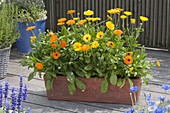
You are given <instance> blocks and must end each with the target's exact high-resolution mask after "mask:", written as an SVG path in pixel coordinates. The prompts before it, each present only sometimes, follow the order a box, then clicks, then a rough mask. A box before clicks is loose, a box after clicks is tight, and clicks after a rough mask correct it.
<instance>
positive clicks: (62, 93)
mask: <svg viewBox="0 0 170 113" xmlns="http://www.w3.org/2000/svg"><path fill="white" fill-rule="evenodd" d="M78 79H80V80H82V81H83V82H84V83H85V85H86V90H85V91H84V92H82V91H81V90H80V89H78V88H77V90H76V93H75V94H74V95H70V94H69V91H68V82H67V79H66V77H64V76H57V79H54V81H53V89H52V90H50V91H47V97H48V99H49V100H68V101H85V102H103V103H113V104H131V99H130V91H129V88H130V86H129V83H128V81H126V83H125V86H124V87H122V88H121V89H120V88H119V87H117V86H113V85H112V84H109V88H108V91H107V92H106V93H101V83H102V78H99V79H95V78H90V79H87V78H80V77H79V78H78ZM132 81H133V83H134V86H138V87H139V90H138V91H137V92H136V95H137V100H138V98H139V95H140V88H141V79H133V80H132ZM45 82H46V81H45Z"/></svg>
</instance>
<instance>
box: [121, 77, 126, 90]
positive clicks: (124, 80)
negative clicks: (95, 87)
mask: <svg viewBox="0 0 170 113" xmlns="http://www.w3.org/2000/svg"><path fill="white" fill-rule="evenodd" d="M125 83H126V79H125V78H124V79H123V80H122V84H121V86H120V88H122V87H123V86H124V85H125Z"/></svg>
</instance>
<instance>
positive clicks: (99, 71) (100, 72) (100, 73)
mask: <svg viewBox="0 0 170 113" xmlns="http://www.w3.org/2000/svg"><path fill="white" fill-rule="evenodd" d="M95 69H96V71H97V73H98V74H99V75H103V73H102V71H101V70H100V69H98V68H95Z"/></svg>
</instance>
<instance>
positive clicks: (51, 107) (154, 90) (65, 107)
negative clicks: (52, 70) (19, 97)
mask: <svg viewBox="0 0 170 113" xmlns="http://www.w3.org/2000/svg"><path fill="white" fill-rule="evenodd" d="M147 53H148V60H150V61H151V62H154V63H155V62H156V60H159V61H160V62H161V66H160V67H156V66H154V67H153V68H152V69H151V70H150V71H151V72H152V73H153V76H154V77H153V79H152V80H151V81H150V84H149V86H143V91H144V92H151V94H152V96H153V97H154V98H157V96H158V95H166V94H165V93H164V92H163V90H162V89H161V88H160V86H161V84H170V53H168V52H163V51H152V50H147ZM21 57H22V56H21V55H19V54H18V53H17V50H16V48H13V49H12V50H11V57H10V63H9V67H8V74H7V77H6V78H5V79H3V81H5V80H8V81H9V82H10V86H11V87H13V86H14V87H18V86H19V85H18V83H19V77H18V76H19V75H23V76H24V83H26V84H27V85H28V86H29V95H28V100H27V102H26V103H24V104H25V106H26V107H28V106H29V107H31V109H32V113H122V112H124V111H126V110H128V109H129V108H130V107H131V106H130V105H118V104H106V103H87V102H72V101H52V100H48V99H47V97H46V91H45V86H44V81H43V80H42V79H40V78H38V77H37V78H34V79H33V80H32V81H30V82H28V81H27V77H28V75H29V73H30V72H31V70H28V69H27V68H26V67H22V66H20V64H19V63H18V62H19V61H20V60H21ZM141 94H142V92H141ZM166 97H167V98H170V95H166Z"/></svg>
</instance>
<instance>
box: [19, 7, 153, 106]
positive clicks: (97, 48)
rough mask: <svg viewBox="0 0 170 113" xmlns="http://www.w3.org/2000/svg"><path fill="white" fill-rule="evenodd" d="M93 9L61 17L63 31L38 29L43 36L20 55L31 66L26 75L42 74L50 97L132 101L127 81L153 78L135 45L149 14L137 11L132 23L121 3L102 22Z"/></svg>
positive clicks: (142, 53) (127, 102) (143, 56)
mask: <svg viewBox="0 0 170 113" xmlns="http://www.w3.org/2000/svg"><path fill="white" fill-rule="evenodd" d="M73 13H75V10H69V11H68V12H67V14H69V15H71V17H73ZM93 14H94V12H93V11H91V10H87V11H85V12H84V15H85V16H86V18H84V19H80V18H79V17H74V18H72V19H70V20H67V19H66V18H60V19H59V20H58V25H59V26H61V31H58V32H57V33H53V32H51V31H47V32H46V33H41V34H40V37H39V38H40V40H41V41H38V40H34V41H33V43H34V45H33V46H32V49H33V50H34V51H32V52H31V53H30V55H29V57H24V58H23V60H22V64H23V66H28V67H29V68H34V71H33V72H32V73H30V75H29V78H28V80H31V79H32V78H33V77H34V76H35V75H36V73H39V76H40V77H41V75H43V76H44V79H45V85H46V89H47V96H48V98H49V99H58V100H79V101H93V102H111V103H124V104H131V100H130V96H129V93H130V92H129V88H130V86H133V85H137V86H138V87H139V89H140V87H141V80H142V81H143V82H145V83H148V78H149V77H151V74H150V73H149V72H148V69H149V68H150V66H151V64H150V63H149V62H148V61H147V60H146V53H145V49H144V47H142V48H138V49H137V48H136V47H138V46H140V44H139V43H138V41H137V40H138V37H139V35H140V32H142V31H143V28H142V27H143V24H144V22H145V21H147V20H148V18H147V17H144V16H140V20H141V23H140V26H139V27H135V19H134V18H131V15H132V13H131V12H129V11H124V12H123V9H120V8H115V9H111V10H108V14H109V15H108V19H107V20H104V21H101V19H100V18H99V17H92V15H93ZM114 17H116V18H118V19H117V20H116V19H115V18H114ZM129 19H131V21H130V23H129V21H128V20H129ZM65 25H67V27H66V26H65ZM56 91H57V92H56ZM69 93H70V94H69ZM139 94H140V93H139V91H138V92H137V99H138V97H139ZM70 95H71V96H70ZM82 97H83V98H82Z"/></svg>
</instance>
